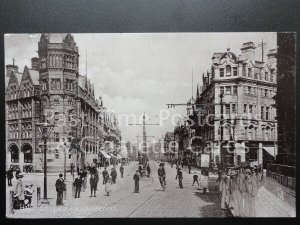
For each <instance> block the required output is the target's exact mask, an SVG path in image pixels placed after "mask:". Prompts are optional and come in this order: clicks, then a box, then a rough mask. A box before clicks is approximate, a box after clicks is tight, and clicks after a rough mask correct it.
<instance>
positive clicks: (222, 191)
mask: <svg viewBox="0 0 300 225" xmlns="http://www.w3.org/2000/svg"><path fill="white" fill-rule="evenodd" d="M219 192H220V194H221V209H222V210H225V209H226V205H225V202H226V196H227V176H226V174H225V172H223V173H222V175H221V178H220V183H219Z"/></svg>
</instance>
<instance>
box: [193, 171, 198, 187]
mask: <svg viewBox="0 0 300 225" xmlns="http://www.w3.org/2000/svg"><path fill="white" fill-rule="evenodd" d="M195 182H196V183H197V184H198V186H199V182H198V175H197V174H196V172H195V174H194V176H193V184H192V186H194V184H195Z"/></svg>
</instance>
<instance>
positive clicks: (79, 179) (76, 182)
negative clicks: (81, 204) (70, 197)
mask: <svg viewBox="0 0 300 225" xmlns="http://www.w3.org/2000/svg"><path fill="white" fill-rule="evenodd" d="M74 186H75V198H80V191H81V186H82V176H80V173H79V174H77V177H76V178H75V180H74Z"/></svg>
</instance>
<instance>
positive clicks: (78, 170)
mask: <svg viewBox="0 0 300 225" xmlns="http://www.w3.org/2000/svg"><path fill="white" fill-rule="evenodd" d="M79 172H80V169H79V164H77V174H78V173H79Z"/></svg>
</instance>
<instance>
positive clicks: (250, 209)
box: [245, 169, 257, 217]
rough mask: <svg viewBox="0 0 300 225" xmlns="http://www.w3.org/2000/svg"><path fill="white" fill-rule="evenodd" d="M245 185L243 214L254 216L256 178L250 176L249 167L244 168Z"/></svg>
mask: <svg viewBox="0 0 300 225" xmlns="http://www.w3.org/2000/svg"><path fill="white" fill-rule="evenodd" d="M245 176H246V179H245V186H246V191H247V192H246V193H247V194H246V195H245V216H248V217H255V216H256V212H255V198H256V195H257V182H256V179H255V178H254V177H253V176H252V171H251V170H250V169H246V170H245Z"/></svg>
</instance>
